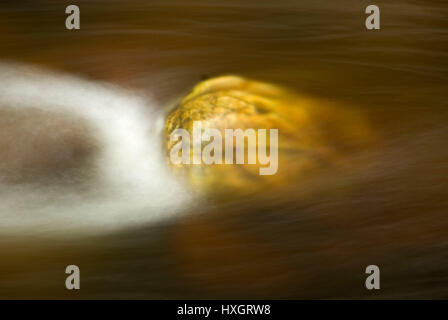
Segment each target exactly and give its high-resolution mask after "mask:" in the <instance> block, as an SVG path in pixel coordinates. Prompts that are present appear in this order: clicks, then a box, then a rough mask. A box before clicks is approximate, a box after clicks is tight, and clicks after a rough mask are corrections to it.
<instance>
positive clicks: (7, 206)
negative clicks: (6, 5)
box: [0, 63, 191, 236]
mask: <svg viewBox="0 0 448 320" xmlns="http://www.w3.org/2000/svg"><path fill="white" fill-rule="evenodd" d="M0 105H1V106H7V107H8V108H29V107H32V108H38V109H42V110H46V111H57V112H64V113H67V114H71V115H73V116H77V117H82V118H84V119H86V121H88V124H89V125H90V126H91V127H92V128H93V132H94V135H95V137H94V138H95V139H96V140H97V141H98V143H99V145H100V147H101V148H100V151H99V154H98V155H97V156H96V157H95V160H94V161H95V165H94V167H95V168H94V170H95V174H94V179H93V181H91V182H89V191H88V192H87V191H80V190H78V191H77V190H74V189H68V191H67V190H65V189H61V188H60V187H59V186H52V185H46V186H37V187H36V185H26V184H14V185H13V184H0V233H2V234H5V233H16V232H19V231H21V232H23V233H22V234H31V235H35V234H41V235H47V236H48V235H50V236H51V235H57V234H60V235H76V234H80V233H83V234H84V233H90V232H92V233H95V234H97V233H102V232H110V231H114V230H117V229H121V228H126V227H132V226H139V225H142V224H145V223H152V222H156V221H160V220H161V219H165V218H168V217H172V216H173V215H176V214H178V213H179V212H180V211H181V210H180V209H181V208H182V207H184V206H185V205H186V204H187V203H188V202H189V201H190V198H191V195H189V194H188V193H187V191H186V188H185V187H184V186H183V185H182V184H181V183H180V182H179V181H177V180H176V179H175V178H174V177H173V176H172V175H171V173H170V171H169V168H168V167H167V166H166V162H165V159H164V157H163V155H162V150H163V149H162V146H161V130H162V126H163V114H162V112H161V111H159V110H161V108H157V106H156V105H155V104H154V102H152V101H150V99H149V98H148V97H146V96H145V97H143V96H141V95H139V94H138V93H136V92H129V91H126V90H123V89H120V88H118V87H115V86H112V85H108V84H103V83H96V82H92V81H87V80H84V79H80V78H76V77H73V76H68V75H64V74H56V73H50V72H48V71H43V70H40V69H37V68H34V67H30V66H24V65H16V64H6V63H3V64H2V63H0ZM3 134H8V133H7V132H6V133H3ZM0 152H1V150H0Z"/></svg>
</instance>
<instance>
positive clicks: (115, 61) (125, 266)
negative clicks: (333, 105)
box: [0, 0, 448, 299]
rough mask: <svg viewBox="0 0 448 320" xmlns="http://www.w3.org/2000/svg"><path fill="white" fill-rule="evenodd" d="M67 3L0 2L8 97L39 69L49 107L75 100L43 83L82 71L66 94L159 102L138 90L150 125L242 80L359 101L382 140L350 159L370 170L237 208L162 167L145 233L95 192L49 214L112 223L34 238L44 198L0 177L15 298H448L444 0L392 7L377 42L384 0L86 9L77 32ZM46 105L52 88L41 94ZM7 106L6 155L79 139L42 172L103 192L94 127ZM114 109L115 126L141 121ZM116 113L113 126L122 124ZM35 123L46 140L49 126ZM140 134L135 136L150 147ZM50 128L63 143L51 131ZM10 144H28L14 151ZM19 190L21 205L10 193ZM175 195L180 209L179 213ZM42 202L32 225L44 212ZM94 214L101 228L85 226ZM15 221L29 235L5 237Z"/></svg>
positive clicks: (188, 2)
mask: <svg viewBox="0 0 448 320" xmlns="http://www.w3.org/2000/svg"><path fill="white" fill-rule="evenodd" d="M70 4H71V3H70V2H68V1H49V0H48V1H43V0H33V1H26V0H24V1H20V2H17V1H8V0H6V1H2V2H1V3H0V48H1V50H0V64H2V66H3V67H2V68H0V70H1V71H0V72H1V73H0V87H3V88H9V87H8V86H7V85H9V83H10V81H11V79H12V76H11V74H10V73H8V72H6V71H5V70H16V69H17V68H20V67H19V65H30V66H32V67H36V68H40V69H42V70H46V71H44V72H42V76H39V74H40V73H39V72H40V71H39V72H37V73H35V74H34V76H33V77H34V78H33V79H34V80H35V81H36V83H40V85H41V86H42V87H39V88H45V90H48V96H49V97H52V96H57V95H58V92H62V91H61V90H65V89H63V86H62V85H61V86H60V87H58V86H57V85H56V83H58V81H57V78H56V81H55V82H51V81H50V82H45V81H47V80H44V78H45V77H46V76H45V74H47V72H48V73H50V74H51V72H54V76H55V77H58V75H61V74H63V75H67V74H68V75H70V76H72V77H73V79H75V80H73V79H71V78H70V79H67V78H64V77H66V76H61V83H69V82H70V81H73V83H74V87H75V88H74V89H73V88H71V89H67V90H68V91H70V90H72V91H70V92H72V96H74V97H79V100H77V101H79V103H82V104H84V105H85V106H86V108H87V109H88V107H87V106H90V104H89V103H91V102H92V100H91V99H93V97H96V96H94V95H90V93H89V92H90V91H89V90H90V89H89V88H90V87H89V88H87V89H84V87H83V86H84V85H86V86H90V85H91V86H92V87H94V88H99V89H98V90H100V91H101V90H103V91H101V92H104V93H105V95H106V94H107V96H105V98H104V99H103V98H101V99H100V98H98V103H97V104H109V103H110V104H111V105H113V103H112V102H110V101H111V100H110V99H112V100H114V101H116V99H118V100H119V99H123V101H130V102H129V104H130V105H132V106H134V105H135V106H136V107H135V108H138V110H141V109H145V103H146V102H145V103H143V102H141V100H139V98H135V97H134V96H133V94H132V93H135V94H136V95H137V93H138V97H145V99H146V98H147V100H144V101H150V106H151V108H150V110H149V109H148V110H146V111H148V115H145V116H147V117H148V123H153V124H154V126H156V123H157V121H159V120H160V119H159V118H160V114H162V113H163V112H164V110H166V108H168V107H169V106H171V105H173V104H175V103H176V102H177V101H179V99H180V98H181V97H183V96H185V95H186V94H187V93H188V92H189V91H190V90H191V88H192V87H193V86H194V85H195V84H197V83H198V82H200V81H202V80H204V79H208V78H211V77H215V76H220V75H228V74H235V75H240V76H244V77H247V78H250V79H256V80H259V81H264V82H268V83H274V84H278V85H281V86H284V87H286V88H289V89H291V90H293V91H296V92H299V93H303V94H306V95H309V96H314V97H316V98H319V99H326V100H328V101H333V102H337V103H338V104H341V105H350V106H353V107H354V108H356V110H357V112H358V113H359V114H361V115H362V116H363V118H365V119H368V121H369V124H370V126H371V128H372V130H373V131H374V132H376V134H377V135H378V137H380V139H379V142H378V144H376V145H375V147H374V148H372V149H370V150H369V151H368V152H363V153H361V154H353V155H351V154H350V153H349V152H350V151H347V152H348V153H349V154H348V155H349V156H352V157H353V158H356V159H358V160H359V161H362V162H363V163H364V164H365V165H364V166H363V167H362V168H361V169H357V170H353V171H352V172H350V173H349V174H344V175H327V174H326V173H325V172H322V174H320V175H319V176H318V177H316V178H315V179H314V180H313V181H309V182H307V183H303V182H301V181H290V182H289V183H287V184H285V185H284V188H282V189H281V190H276V191H274V192H269V193H267V194H266V193H265V194H254V195H252V196H248V197H245V198H241V197H238V195H235V196H234V197H232V196H230V197H229V198H228V199H227V201H219V202H214V201H211V200H209V199H202V198H193V199H191V198H188V196H186V195H188V194H189V192H190V191H189V190H188V188H189V187H188V186H179V185H177V184H174V182H170V179H171V178H170V177H169V174H166V175H164V173H163V172H164V170H165V168H156V169H154V168H152V169H149V170H153V171H154V172H156V171H157V173H154V175H153V173H151V174H142V176H141V177H140V178H141V179H140V180H141V181H140V180H139V181H140V182H139V184H137V185H136V186H134V187H135V189H133V188H129V189H126V190H128V191H129V192H128V194H126V197H128V196H129V198H123V199H125V200H123V202H126V201H127V200H126V199H128V200H129V199H130V200H129V201H130V202H133V203H138V201H141V203H144V204H145V206H146V205H147V206H148V207H150V208H151V209H150V211H151V212H148V215H149V216H167V217H169V218H166V219H148V220H145V219H141V220H140V217H141V215H145V213H146V212H141V210H145V209H144V208H146V207H145V206H141V207H136V208H132V210H137V209H138V210H139V215H133V216H132V217H133V219H135V221H134V223H133V222H132V221H126V217H127V216H126V212H125V211H126V210H129V207H127V206H126V205H124V206H116V205H115V202H113V203H109V202H106V203H105V202H101V203H100V204H98V205H96V206H88V205H86V201H87V200H86V199H83V198H81V199H78V200H76V199H75V200H73V199H71V201H72V202H73V201H74V204H73V205H72V207H73V208H75V209H76V210H74V209H73V208H65V209H64V206H56V208H58V210H59V211H55V214H54V217H53V218H52V219H55V220H58V221H59V220H60V221H62V223H64V221H67V220H65V219H66V217H68V216H70V217H71V218H73V215H77V214H79V218H80V220H79V221H81V224H80V228H81V229H82V228H83V223H85V225H86V228H88V226H89V223H90V221H96V220H95V218H98V216H99V215H102V214H103V212H104V211H105V210H113V211H114V215H111V217H110V219H113V220H110V221H112V222H113V224H114V228H111V230H108V232H103V231H104V230H102V228H100V227H98V231H97V232H96V231H95V230H96V229H95V228H90V231H89V232H87V233H82V232H81V233H79V234H77V233H73V234H71V233H69V234H67V235H66V236H64V237H61V236H57V235H55V234H53V232H52V229H51V228H52V226H51V223H48V224H46V223H40V224H39V225H38V228H41V229H40V232H29V230H28V229H27V228H25V227H23V228H20V226H21V221H23V225H27V222H26V221H25V220H24V219H27V217H26V216H23V217H21V216H20V212H21V211H20V210H22V209H23V207H24V206H26V203H25V202H26V201H30V203H34V202H32V201H34V200H35V199H34V198H32V197H36V196H29V197H28V198H27V197H24V198H21V194H20V190H22V189H21V188H22V187H21V186H22V185H23V184H24V182H23V181H21V180H20V179H16V178H17V177H16V176H14V175H12V176H11V175H7V174H6V173H4V172H6V171H1V170H2V168H3V167H0V175H2V174H3V177H2V181H3V179H6V182H7V184H6V185H7V187H5V186H2V187H1V188H0V190H1V191H0V192H2V193H3V196H0V198H1V199H2V201H5V199H9V200H10V201H12V202H13V203H14V206H8V205H7V204H6V202H5V203H2V204H0V208H2V209H1V210H3V211H4V212H0V298H3V299H16V298H41V299H46V298H56V299H71V298H76V299H77V298H83V299H90V298H124V299H128V298H138V299H142V298H144V299H146V298H147V299H187V298H188V299H193V298H198V299H214V298H229V299H232V298H234V299H238V298H253V299H256V298H288V299H291V298H330V299H331V298H360V299H371V298H386V299H387V298H448V216H447V214H448V195H447V189H448V181H447V177H448V175H447V174H448V172H447V165H448V148H447V144H446V143H447V139H448V127H447V121H448V104H447V103H448V99H447V98H448V94H447V92H448V63H447V61H448V53H447V49H448V5H447V3H446V2H445V1H436V0H431V1H422V0H397V1H393V2H390V1H389V2H386V1H381V0H380V1H377V2H376V3H375V4H377V5H378V6H379V7H380V9H381V30H374V31H368V30H366V28H365V25H364V21H365V18H366V16H367V15H366V14H365V13H364V11H365V8H366V7H367V6H368V5H370V4H372V3H370V2H369V1H364V0H339V1H329V0H327V1H313V0H280V1H268V0H257V1H252V0H247V1H235V0H225V1H224V0H213V1H210V0H183V1H182V0H154V1H143V0H130V1H115V0H112V1H111V0H108V1H106V0H98V1H84V0H81V1H77V3H76V4H77V5H78V6H79V8H80V11H81V29H80V30H76V31H75V30H72V31H69V30H67V29H66V28H65V19H66V17H67V15H66V14H65V8H66V6H68V5H70ZM40 69H39V70H40ZM25 74H26V72H25ZM39 77H41V78H39ZM17 78H20V75H18V76H17ZM76 79H83V80H76ZM52 81H53V80H52ZM67 81H68V82H67ZM45 83H49V84H48V86H45ZM70 83H72V82H70ZM114 86H115V87H114ZM52 88H54V89H52ZM117 88H120V89H117ZM0 90H1V88H0ZM5 90H6V89H5ZM53 90H54V92H53ZM58 90H59V91H58ZM2 92H6V91H2ZM8 92H10V91H8ZM46 94H47V92H46V91H42V90H41V92H40V96H42V97H44V98H45V96H46ZM5 96H7V94H6V93H4V94H3V100H2V98H0V104H1V107H2V108H4V107H13V106H10V105H5V104H8V101H11V100H6V98H5ZM16 96H20V94H16ZM19 98H20V97H18V99H17V101H19V102H20V99H19ZM108 99H109V100H108ZM14 101H15V100H14ZM119 101H122V100H119ZM142 101H143V100H142ZM92 105H93V104H92ZM5 110H6V111H5ZM5 110H3V109H2V111H1V112H0V146H1V147H2V148H4V150H6V149H7V148H9V150H12V149H11V148H13V147H12V146H13V145H14V144H15V143H19V142H20V143H22V142H21V141H25V140H26V139H27V138H26V137H27V136H26V134H25V133H24V132H27V130H31V131H30V132H34V133H30V134H35V133H36V132H39V134H36V135H39V136H40V137H42V139H41V140H38V149H36V150H37V151H36V152H35V151H30V153H29V154H27V157H30V158H31V159H36V158H38V157H39V156H38V154H40V153H42V154H43V153H44V152H49V151H48V150H53V149H52V142H51V141H62V142H66V141H67V139H69V140H70V141H71V142H70V143H72V142H73V144H72V145H73V146H74V147H73V149H72V151H71V152H70V153H69V154H68V155H66V157H65V158H64V156H61V155H59V156H60V157H62V158H60V159H63V163H64V165H63V166H62V167H58V166H57V163H59V162H57V163H56V164H55V163H53V162H51V161H49V162H46V159H44V163H45V165H44V166H43V167H39V168H38V169H39V170H38V175H37V176H36V175H34V173H32V174H31V176H28V177H30V179H34V180H36V181H38V183H37V184H35V185H34V184H33V185H32V188H36V189H37V190H38V191H39V192H42V193H43V194H46V196H48V199H49V200H48V199H47V200H48V201H50V202H52V205H53V204H54V202H57V201H58V198H57V197H55V198H53V197H52V192H53V191H52V190H50V189H47V187H48V185H49V184H51V183H52V181H53V180H51V179H50V180H48V179H47V178H48V176H51V175H52V174H54V173H55V172H57V176H58V177H60V176H62V177H70V178H68V179H67V180H70V181H71V182H70V186H64V187H63V188H67V189H60V190H64V191H60V193H62V192H64V194H65V193H66V192H67V193H70V192H72V191H71V190H73V188H75V189H76V188H81V189H83V190H84V191H85V190H86V188H87V190H97V189H98V188H97V187H96V184H95V183H94V182H90V180H88V178H86V177H88V176H89V171H88V170H87V171H85V170H84V169H83V168H85V167H88V168H90V164H89V161H90V160H89V159H90V155H95V153H96V152H97V147H98V145H97V142H96V141H94V140H91V139H90V135H89V128H84V127H83V124H82V121H81V122H78V121H79V119H77V118H70V117H69V118H67V116H66V115H64V113H63V112H62V114H59V113H58V112H57V110H56V111H55V110H53V111H55V113H54V112H53V111H52V112H53V113H50V114H46V113H41V112H39V111H36V110H31V111H29V112H25V113H23V112H22V113H17V114H16V113H14V111H11V110H10V109H8V108H6V109H5ZM8 110H9V111H8ZM111 110H115V109H111ZM116 110H117V111H116V112H117V114H116V116H119V117H124V118H126V117H127V116H128V113H127V112H126V110H122V109H120V108H118V107H117V109H116ZM146 111H145V112H146ZM11 112H12V113H11ZM142 114H145V113H142ZM108 116H110V117H111V118H110V119H111V122H110V123H112V124H113V123H114V122H113V121H114V120H113V119H114V116H113V115H111V114H108ZM132 117H135V119H137V118H139V120H138V121H137V120H136V121H137V122H138V124H139V125H140V124H141V126H140V127H138V130H142V131H141V132H143V131H144V130H146V127H145V124H144V123H145V122H144V121H141V120H142V119H143V120H144V119H145V117H142V118H140V117H139V116H138V115H134V116H133V115H129V119H134V118H132ZM155 117H156V118H157V119H156V118H155ZM2 118H3V120H2ZM11 119H12V120H11ZM120 119H122V118H120ZM36 122H38V123H44V128H46V131H44V130H43V129H42V131H35V130H38V129H37V128H38V127H39V126H38V125H36ZM30 128H31V129H30ZM61 128H64V130H63V131H61ZM129 128H132V126H130V127H129ZM138 130H137V133H136V134H135V135H132V134H131V135H129V136H126V138H127V139H130V140H132V139H133V138H135V137H141V136H139V135H138V132H139V131H138ZM48 132H58V133H57V134H54V135H53V134H51V135H48V137H47V136H46V135H47V134H48ZM2 137H3V138H5V137H9V138H11V137H13V143H11V142H9V144H8V142H2ZM16 137H17V138H16ZM151 137H152V138H151V139H148V143H149V146H150V147H148V148H149V149H148V150H146V151H145V152H147V153H146V154H152V150H156V149H157V148H159V147H160V148H161V146H159V145H158V143H157V142H154V141H157V139H158V133H157V132H154V133H151ZM21 139H22V140H21ZM51 139H55V140H51ZM71 139H73V140H71ZM3 140H5V141H7V139H6V138H5V139H3ZM153 140H154V141H153ZM8 141H11V140H8ZM151 141H152V142H151ZM23 143H24V145H27V144H26V142H23ZM112 143H113V141H112ZM133 147H135V148H134V149H132V148H133ZM140 147H141V148H143V149H144V148H145V147H144V146H140V145H136V146H135V145H133V146H131V147H129V150H130V151H129V152H133V151H135V150H137V149H136V148H140ZM39 148H40V149H39ZM151 148H154V149H151ZM21 150H22V149H21ZM21 150H19V152H22V151H21ZM30 150H31V149H30ZM32 150H34V149H32ZM39 150H40V151H39ZM126 150H127V149H126ZM157 152H160V150H159V149H157V151H154V153H157ZM1 154H2V150H0V161H2V165H3V166H8V168H13V169H14V170H16V171H17V170H20V168H19V165H17V161H16V160H14V159H15V158H12V159H13V160H11V158H8V157H7V156H6V155H5V154H4V156H3V157H2V155H1ZM113 159H116V158H113ZM28 164H29V163H28ZM15 165H17V167H15ZM32 165H33V163H32V162H31V166H32ZM124 165H125V164H124ZM128 165H129V167H133V168H134V169H135V172H137V174H136V175H138V176H139V174H138V172H139V171H137V170H140V169H141V170H143V171H144V170H145V164H141V163H139V162H138V161H137V164H135V163H132V162H131V163H129V164H128ZM137 165H141V167H134V166H137ZM279 169H280V170H281V168H279ZM125 171H126V170H125ZM2 172H3V173H2ZM140 172H142V171H140ZM125 173H126V174H128V172H125ZM125 173H123V175H124V174H125ZM26 174H28V173H26ZM156 177H157V178H156ZM134 178H136V179H137V177H134ZM145 178H147V179H146V180H145ZM63 179H65V178H63ZM157 179H158V180H157ZM72 180H74V182H73V181H72ZM148 180H149V181H150V183H149V185H148V184H147V182H148ZM39 181H40V182H39ZM79 181H81V182H79ZM111 183H112V182H111ZM118 187H119V188H120V187H122V188H123V189H124V188H127V185H126V186H125V185H123V186H120V185H118ZM58 188H59V187H58ZM89 188H90V189H89ZM139 188H149V189H146V190H151V193H154V198H150V197H149V198H148V197H146V195H145V197H143V198H144V199H143V198H142V197H140V198H138V197H137V198H136V197H135V193H134V192H133V191H134V190H136V192H138V190H140V189H139ZM65 190H67V191H65ZM304 190H305V191H307V190H310V192H309V193H308V194H307V196H306V197H301V196H298V195H299V194H302V193H303V191H304ZM8 192H9V193H14V194H15V198H12V197H9V196H8V197H6V196H5V195H6V194H7V193H8ZM89 192H90V191H89ZM89 192H87V193H88V194H90V193H89ZM167 194H171V195H167ZM165 195H167V196H166V199H165V198H164V196H165ZM11 199H12V200H11ZM20 199H22V200H20ZM23 199H25V200H26V199H28V200H26V201H25V200H23ZM163 199H165V200H163ZM9 200H8V201H9ZM76 201H78V202H76ZM89 201H90V200H89ZM173 201H174V202H176V201H177V203H178V204H179V206H180V207H181V208H180V209H179V208H178V207H173V206H171V203H172V202H173ZM181 201H182V202H181ZM78 203H79V206H78ZM121 204H122V203H121ZM56 205H57V203H56ZM11 208H20V210H19V209H17V211H16V210H15V209H11ZM142 208H143V209H142ZM28 209H29V208H28ZM28 209H27V212H28V213H30V212H31V214H32V213H33V210H32V209H33V207H31V210H28ZM5 210H6V211H7V212H6V211H5ZM52 210H53V209H52ZM83 210H84V211H83ZM148 210H149V209H148ZM175 211H176V212H178V211H181V212H182V214H179V215H177V214H174V212H175ZM38 213H39V212H37V211H36V214H38ZM87 215H89V216H90V217H91V218H92V219H90V218H89V219H87V218H86V220H85V221H84V220H82V219H84V218H85V217H86V216H87ZM6 217H8V218H6ZM11 217H13V218H14V221H16V222H17V221H19V227H17V226H16V228H15V229H11V230H12V231H11V230H9V232H7V231H6V230H8V229H10V224H9V222H8V221H10V220H11ZM20 219H22V220H20ZM69 220H70V219H69ZM11 221H12V220H11ZM92 230H93V231H92ZM35 231H39V230H35ZM70 264H75V265H78V266H79V267H80V269H81V290H79V291H78V292H73V291H68V290H67V289H66V288H65V285H64V284H65V277H66V274H65V273H64V272H65V267H66V266H67V265H70ZM371 264H374V265H378V266H379V267H380V270H381V276H382V278H381V290H378V291H368V290H366V289H365V286H364V281H365V278H366V276H367V275H366V274H365V272H364V271H365V268H366V267H367V266H368V265H371Z"/></svg>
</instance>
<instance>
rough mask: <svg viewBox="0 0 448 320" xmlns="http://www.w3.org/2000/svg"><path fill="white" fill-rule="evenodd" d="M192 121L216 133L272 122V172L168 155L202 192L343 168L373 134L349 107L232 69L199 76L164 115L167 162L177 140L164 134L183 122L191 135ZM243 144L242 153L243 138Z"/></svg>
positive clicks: (238, 190)
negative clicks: (233, 72)
mask: <svg viewBox="0 0 448 320" xmlns="http://www.w3.org/2000/svg"><path fill="white" fill-rule="evenodd" d="M193 121H201V123H202V126H203V128H205V129H207V128H216V129H218V130H220V132H222V136H223V137H224V129H238V128H239V129H242V130H245V129H249V128H253V129H255V130H257V129H268V131H269V129H278V171H277V173H276V174H274V175H260V174H259V168H260V167H265V165H261V164H260V163H258V162H257V164H247V158H246V162H245V164H212V165H206V164H203V163H202V164H199V165H198V164H177V165H174V164H173V163H171V162H170V165H171V166H172V167H173V169H174V170H175V171H176V172H178V173H179V174H181V175H184V176H185V177H186V178H187V179H188V181H189V182H190V183H191V185H192V186H193V187H194V189H195V190H197V191H198V192H206V193H207V194H208V195H228V194H237V195H245V194H250V193H253V192H257V191H258V190H269V188H272V187H276V186H285V185H289V184H294V185H296V186H297V185H300V183H301V182H302V181H303V183H305V181H308V180H309V179H310V178H312V177H313V176H316V175H317V174H318V173H319V172H321V171H322V170H333V171H337V172H343V170H351V169H352V168H353V167H354V166H355V164H354V163H352V161H351V157H350V156H351V155H353V154H354V153H356V152H357V151H360V150H363V149H364V148H365V147H368V146H369V145H371V144H372V143H374V141H375V137H374V134H373V132H372V130H371V128H370V127H369V124H368V123H367V121H366V119H364V117H362V116H361V114H360V113H359V112H357V111H356V109H354V108H349V107H346V106H342V105H339V104H337V103H334V102H331V101H326V100H323V99H318V98H313V97H309V96H306V95H302V94H299V93H296V92H293V91H291V90H288V89H286V88H282V87H280V86H277V85H273V84H267V83H263V82H258V81H253V80H249V79H245V78H242V77H238V76H222V77H218V78H214V79H210V80H206V81H203V82H201V83H199V84H198V85H197V86H196V87H194V89H193V91H192V92H191V93H190V94H189V95H187V96H186V97H185V98H184V99H182V100H181V102H180V103H179V105H178V106H177V107H176V108H175V109H174V110H172V111H171V112H170V113H169V114H168V116H167V119H166V123H165V139H166V150H167V156H168V161H170V159H169V155H170V151H171V149H172V148H173V146H174V145H175V144H176V143H177V142H176V141H174V142H173V141H170V134H171V133H172V132H173V131H174V130H176V129H186V130H187V131H188V132H189V133H190V136H192V130H193ZM267 141H269V137H268V139H267ZM268 147H269V144H268ZM245 148H246V149H245V151H246V152H247V143H246V144H245ZM268 150H269V148H268ZM190 153H191V154H192V152H190ZM223 157H224V151H223Z"/></svg>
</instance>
